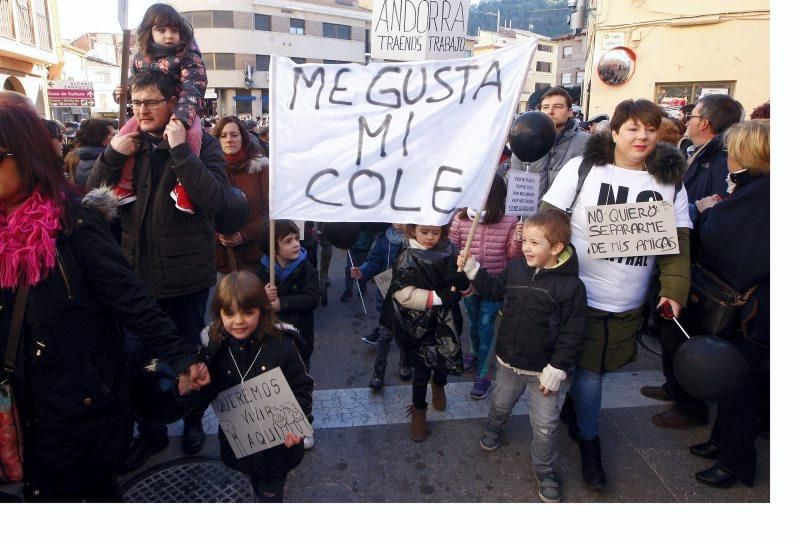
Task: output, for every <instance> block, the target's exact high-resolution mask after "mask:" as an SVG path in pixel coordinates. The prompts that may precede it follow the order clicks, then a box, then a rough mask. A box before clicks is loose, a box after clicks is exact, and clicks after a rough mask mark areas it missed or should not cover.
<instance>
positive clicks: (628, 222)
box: [586, 200, 680, 259]
mask: <svg viewBox="0 0 800 544" xmlns="http://www.w3.org/2000/svg"><path fill="white" fill-rule="evenodd" d="M586 234H587V235H588V243H589V256H590V257H591V258H592V259H607V258H617V257H636V256H639V255H674V254H676V253H679V251H680V250H679V248H678V229H677V228H676V226H675V209H674V207H673V206H672V202H669V201H666V200H657V201H650V202H634V203H630V204H613V205H607V206H588V207H587V208H586Z"/></svg>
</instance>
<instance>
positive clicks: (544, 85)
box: [533, 83, 550, 92]
mask: <svg viewBox="0 0 800 544" xmlns="http://www.w3.org/2000/svg"><path fill="white" fill-rule="evenodd" d="M548 87H550V84H549V83H536V84H535V85H534V86H533V90H534V92H535V91H541V90H542V89H547V88H548Z"/></svg>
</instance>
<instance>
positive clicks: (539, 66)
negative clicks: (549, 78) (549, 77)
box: [536, 61, 553, 73]
mask: <svg viewBox="0 0 800 544" xmlns="http://www.w3.org/2000/svg"><path fill="white" fill-rule="evenodd" d="M552 65H553V63H551V62H542V61H538V62H537V63H536V71H537V72H548V73H549V72H551V71H552V70H551V68H552Z"/></svg>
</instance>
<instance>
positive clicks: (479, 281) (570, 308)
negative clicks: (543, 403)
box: [473, 245, 586, 372]
mask: <svg viewBox="0 0 800 544" xmlns="http://www.w3.org/2000/svg"><path fill="white" fill-rule="evenodd" d="M569 247H570V249H571V250H572V252H571V254H570V256H569V259H568V260H567V261H566V262H565V263H563V264H561V265H560V266H558V267H556V268H540V269H539V270H538V271H537V269H535V268H532V267H530V266H528V265H527V264H526V263H525V258H524V257H518V258H516V259H513V260H512V261H511V262H509V263H508V265H506V268H505V270H503V272H502V274H501V275H500V276H498V277H497V278H492V277H491V276H490V275H489V274H488V273H487V272H486V270H484V269H483V268H481V269H480V270H478V275H477V276H476V277H475V280H474V281H473V283H474V284H475V287H477V289H478V291H480V292H481V294H482V295H483V296H485V297H486V298H488V299H489V300H493V301H501V300H502V301H503V319H502V321H501V322H500V330H499V331H498V333H497V350H496V351H497V356H498V357H500V359H502V360H503V362H504V363H506V364H508V365H511V366H513V367H515V368H519V369H521V370H530V371H534V372H541V371H542V369H543V368H544V367H545V366H547V365H548V364H550V365H552V366H554V367H555V368H559V369H561V370H564V371H567V370H569V368H570V367H571V366H572V365H574V364H575V363H576V362H577V361H578V359H579V358H580V355H581V350H582V349H583V338H584V336H585V334H586V288H585V287H584V285H583V282H582V281H581V280H580V278H579V277H578V256H577V255H575V248H574V247H572V245H570V246H569Z"/></svg>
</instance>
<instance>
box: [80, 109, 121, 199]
mask: <svg viewBox="0 0 800 544" xmlns="http://www.w3.org/2000/svg"><path fill="white" fill-rule="evenodd" d="M116 133H117V131H116V129H115V128H114V123H113V122H112V121H110V120H109V119H87V120H86V121H84V122H83V124H81V128H79V129H78V132H77V134H75V144H76V145H77V147H76V148H75V149H73V150H72V151H70V153H76V154H77V159H78V163H77V165H76V166H75V174H74V177H73V178H72V181H73V182H74V183H75V185H77V186H79V187H81V188H83V186H84V185H85V184H86V180H87V179H89V173H90V172H91V171H92V168H93V167H94V163H95V161H97V157H99V156H100V154H101V153H102V152H103V151H104V150H105V148H106V147H107V146H108V144H109V143H111V138H113V137H114V135H115V134H116Z"/></svg>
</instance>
